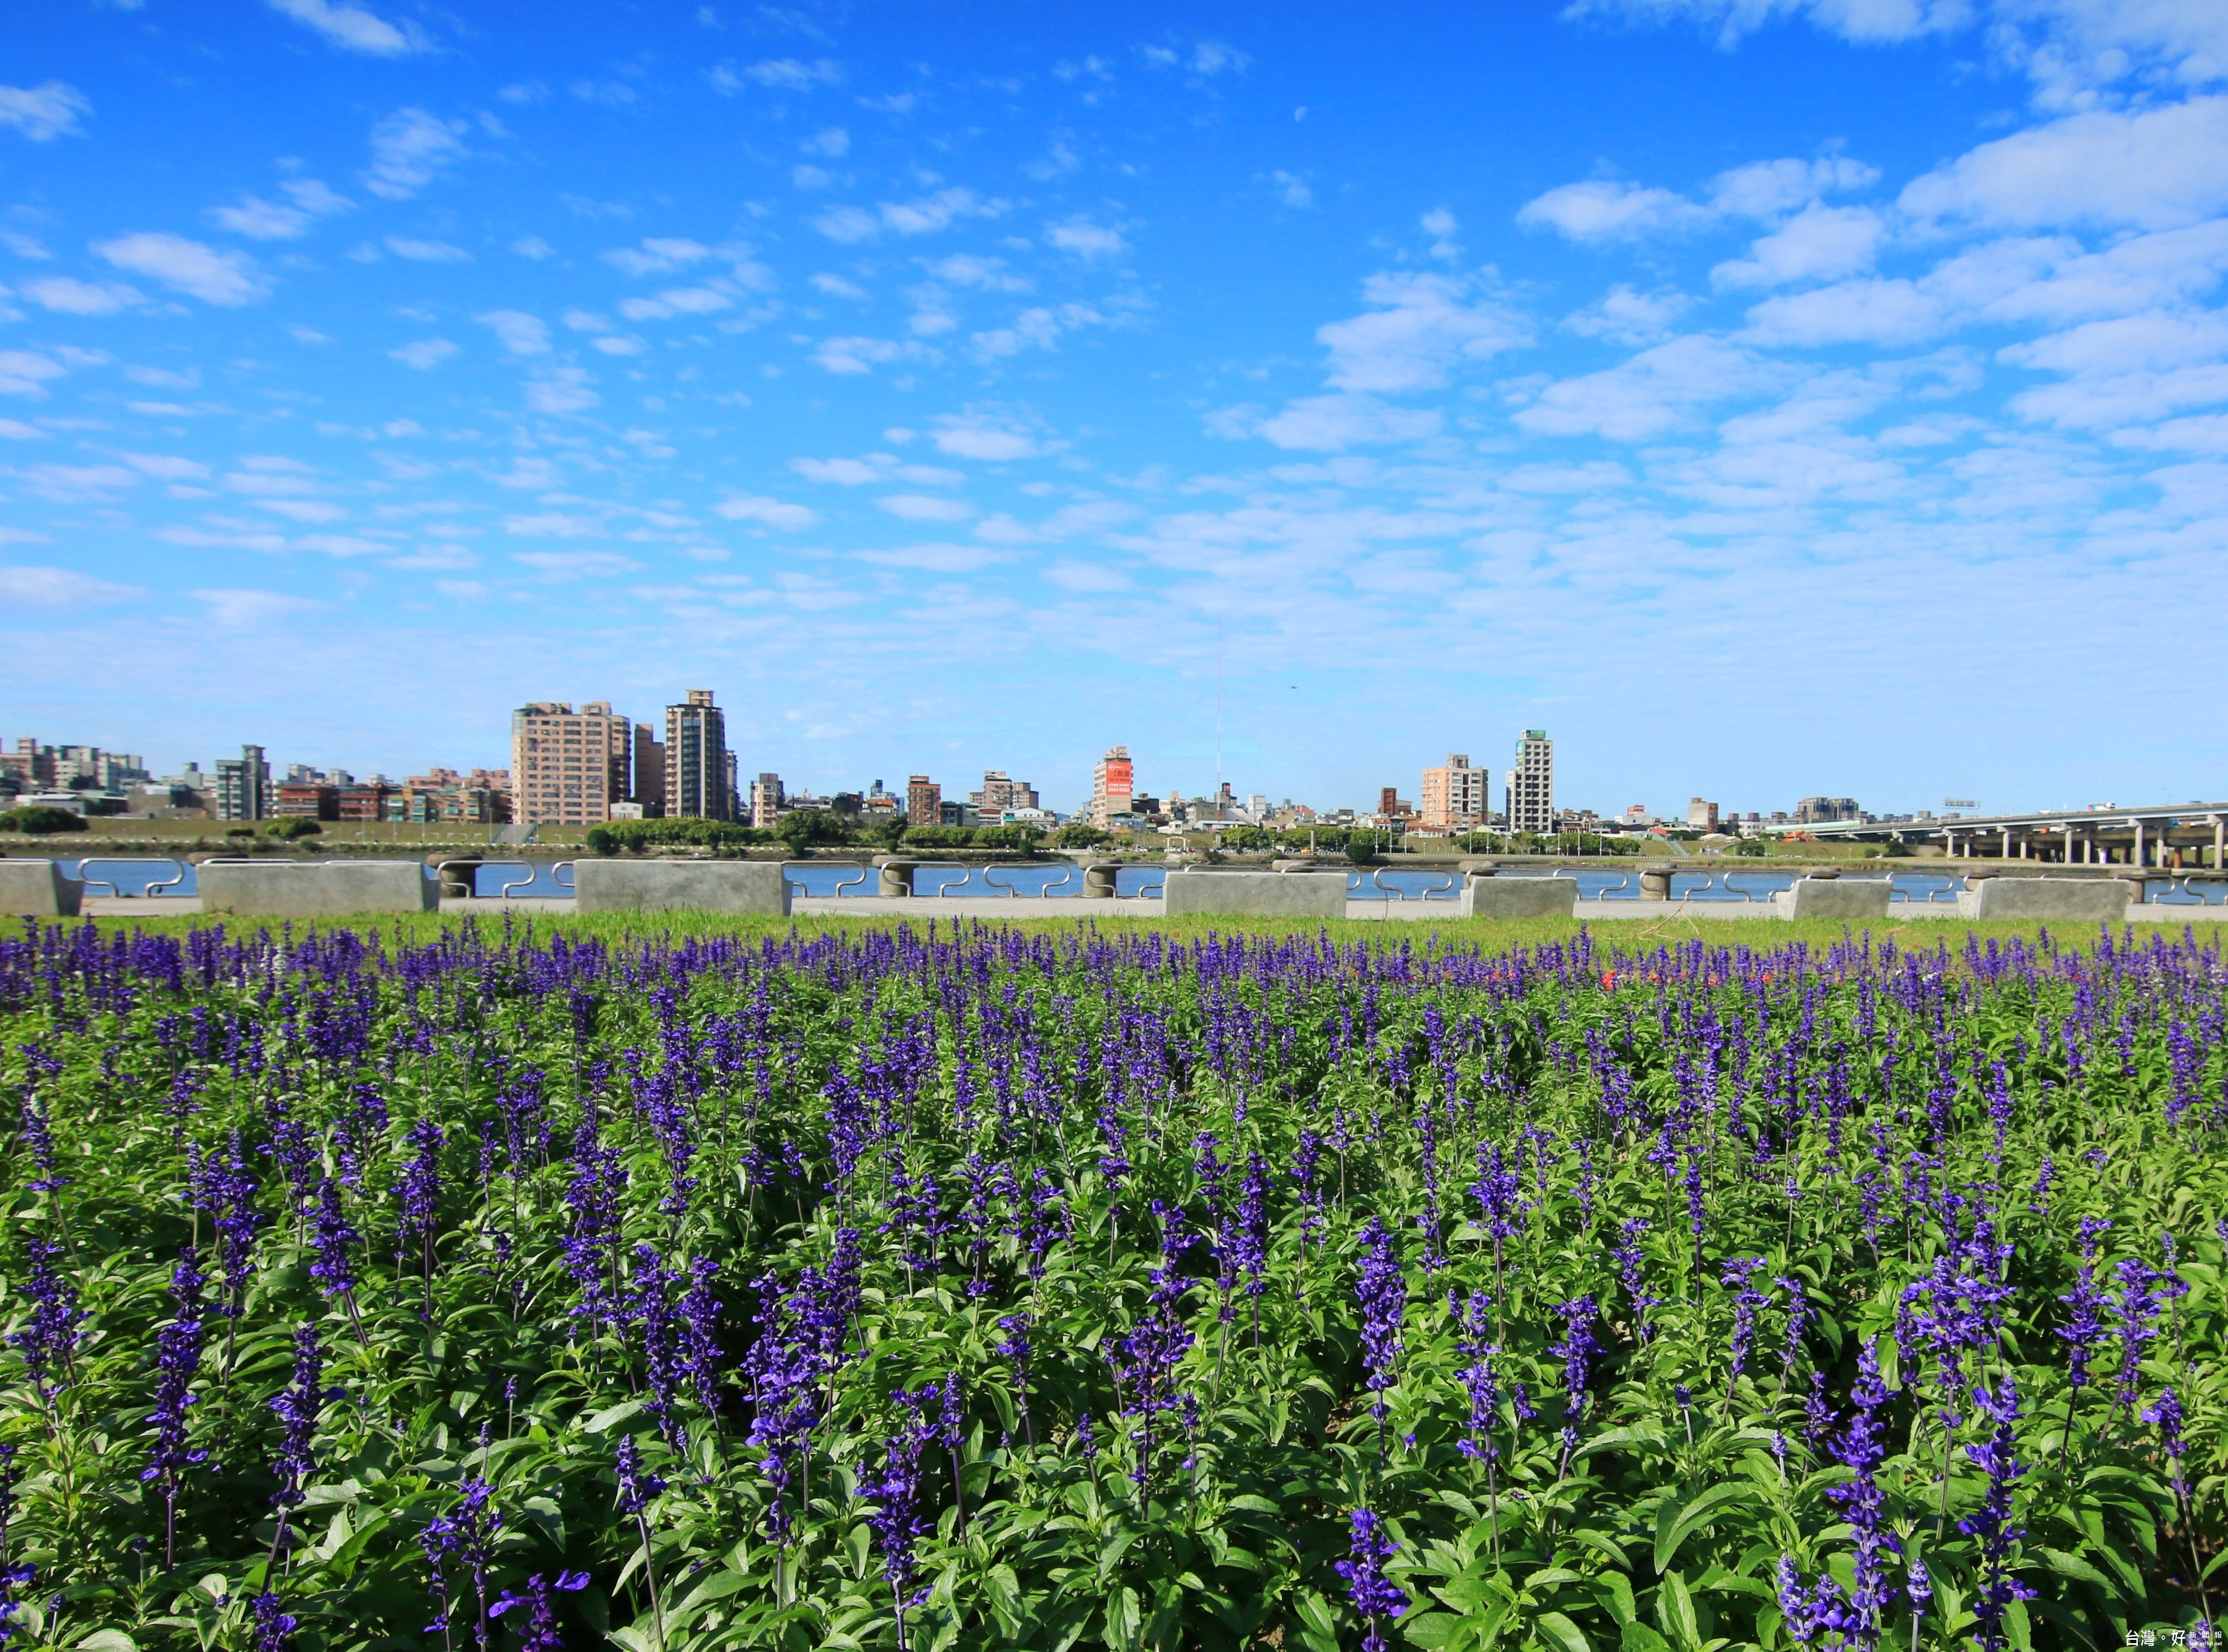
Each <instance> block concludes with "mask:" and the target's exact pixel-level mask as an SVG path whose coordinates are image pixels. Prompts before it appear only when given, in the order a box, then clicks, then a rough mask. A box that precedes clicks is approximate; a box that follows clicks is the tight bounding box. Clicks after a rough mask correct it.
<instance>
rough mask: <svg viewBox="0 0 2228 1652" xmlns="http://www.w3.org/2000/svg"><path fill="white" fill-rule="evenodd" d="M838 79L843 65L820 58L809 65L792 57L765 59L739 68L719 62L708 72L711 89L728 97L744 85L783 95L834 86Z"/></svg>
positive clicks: (840, 76) (841, 73)
mask: <svg viewBox="0 0 2228 1652" xmlns="http://www.w3.org/2000/svg"><path fill="white" fill-rule="evenodd" d="M842 78H843V66H842V64H841V63H837V62H835V61H832V60H830V59H829V58H824V57H823V58H820V59H817V60H816V61H813V62H810V63H806V62H803V61H799V60H798V59H797V58H794V57H776V58H769V59H767V60H766V61H764V62H761V63H752V64H748V65H746V66H745V67H742V68H740V69H733V68H729V67H727V65H726V64H724V63H722V64H721V65H720V66H719V67H717V68H715V69H714V70H713V71H712V84H713V86H714V87H715V88H717V89H718V90H719V91H721V92H724V93H730V94H732V93H737V92H740V91H741V90H742V89H743V86H744V84H745V83H746V82H749V83H750V84H752V85H756V86H771V87H773V88H775V89H777V90H778V91H783V92H810V91H811V90H812V89H813V87H815V86H834V85H836V83H837V82H838V81H840V80H842Z"/></svg>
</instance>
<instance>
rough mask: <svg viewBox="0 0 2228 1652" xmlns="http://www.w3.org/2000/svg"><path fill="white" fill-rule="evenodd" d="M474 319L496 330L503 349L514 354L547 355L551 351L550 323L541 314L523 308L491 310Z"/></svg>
mask: <svg viewBox="0 0 2228 1652" xmlns="http://www.w3.org/2000/svg"><path fill="white" fill-rule="evenodd" d="M472 319H473V320H474V321H477V322H478V323H480V324H481V325H482V326H483V327H491V328H493V329H494V330H495V336H496V338H498V339H500V340H501V341H502V342H503V349H507V350H509V352H510V353H511V354H512V355H547V354H548V353H549V324H548V323H547V322H545V321H543V320H542V319H541V317H539V316H529V315H528V314H527V313H526V312H525V311H522V310H490V311H488V312H487V314H485V315H483V316H475V317H472Z"/></svg>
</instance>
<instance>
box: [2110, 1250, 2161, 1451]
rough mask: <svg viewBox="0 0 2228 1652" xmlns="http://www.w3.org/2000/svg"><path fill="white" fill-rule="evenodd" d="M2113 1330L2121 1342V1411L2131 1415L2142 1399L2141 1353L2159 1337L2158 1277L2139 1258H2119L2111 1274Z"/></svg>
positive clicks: (2147, 1264) (2119, 1399) (2148, 1265)
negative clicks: (2114, 1281)
mask: <svg viewBox="0 0 2228 1652" xmlns="http://www.w3.org/2000/svg"><path fill="white" fill-rule="evenodd" d="M2112 1272H2113V1277H2115V1278H2116V1279H2117V1280H2118V1281H2119V1287H2118V1289H2117V1290H2114V1291H2113V1292H2112V1294H2111V1304H2112V1318H2113V1321H2114V1329H2116V1331H2117V1332H2118V1334H2119V1338H2120V1386H2119V1392H2118V1394H2117V1396H2116V1398H2117V1399H2118V1402H2119V1405H2120V1409H2121V1410H2122V1411H2124V1412H2133V1411H2134V1410H2135V1401H2136V1400H2137V1399H2141V1398H2142V1363H2143V1350H2144V1349H2145V1348H2148V1347H2149V1346H2150V1344H2151V1342H2152V1341H2154V1339H2155V1338H2156V1337H2157V1335H2158V1311H2159V1298H2158V1283H2159V1276H2158V1274H2157V1273H2156V1272H2155V1271H2153V1269H2152V1267H2151V1265H2150V1264H2149V1263H2148V1262H2145V1261H2144V1260H2143V1259H2142V1258H2141V1257H2134V1256H2129V1257H2122V1258H2120V1261H2119V1264H2118V1265H2117V1266H2116V1267H2115V1268H2114V1269H2113V1270H2112Z"/></svg>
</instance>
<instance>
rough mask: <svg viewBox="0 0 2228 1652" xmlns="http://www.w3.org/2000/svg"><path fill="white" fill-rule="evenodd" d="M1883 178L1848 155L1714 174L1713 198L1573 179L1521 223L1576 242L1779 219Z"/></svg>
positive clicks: (1525, 210)
mask: <svg viewBox="0 0 2228 1652" xmlns="http://www.w3.org/2000/svg"><path fill="white" fill-rule="evenodd" d="M1878 178H1879V172H1878V171H1877V170H1875V169H1873V168H1872V167H1869V166H1866V165H1865V164H1863V163H1861V162H1858V161H1853V160H1849V159H1847V157H1842V156H1828V157H1824V158H1822V159H1820V160H1815V161H1798V160H1777V161H1757V162H1755V163H1752V164H1751V165H1747V166H1738V167H1735V168H1733V169H1732V170H1731V171H1729V172H1722V173H1720V174H1719V175H1718V176H1717V177H1715V178H1713V180H1711V183H1710V197H1709V200H1708V201H1707V202H1697V201H1692V200H1689V199H1688V198H1687V196H1685V195H1681V194H1679V193H1678V192H1677V191H1676V190H1674V189H1661V188H1656V187H1653V186H1647V185H1642V184H1637V183H1625V182H1618V181H1617V180H1614V179H1606V178H1604V179H1596V180H1593V181H1591V182H1585V183H1566V184H1564V185H1563V186H1562V187H1561V188H1559V189H1550V190H1548V191H1547V193H1546V194H1545V195H1540V197H1539V198H1538V199H1536V200H1533V201H1529V202H1526V203H1525V204H1524V206H1523V207H1522V208H1520V209H1519V210H1518V212H1517V215H1516V221H1517V224H1518V225H1519V226H1520V227H1522V228H1525V229H1553V230H1555V231H1558V232H1559V233H1560V234H1564V235H1566V236H1568V237H1569V238H1570V239H1571V240H1575V241H1590V242H1604V241H1616V240H1642V239H1643V238H1645V237H1647V236H1649V235H1660V234H1674V233H1678V232H1681V231H1686V230H1692V229H1699V228H1701V227H1704V226H1706V225H1708V224H1711V223H1714V222H1716V221H1719V219H1721V218H1725V217H1728V216H1730V217H1738V218H1756V219H1761V220H1765V221H1770V220H1773V219H1777V218H1779V217H1782V216H1783V215H1786V214H1788V213H1790V212H1794V211H1796V210H1797V209H1798V208H1802V207H1805V206H1808V205H1809V204H1810V203H1811V202H1815V201H1816V200H1818V199H1819V198H1820V197H1821V196H1823V195H1830V194H1832V193H1834V192H1835V191H1836V190H1846V189H1863V188H1864V187H1865V186H1866V185H1867V184H1870V183H1872V182H1875V181H1877V180H1878ZM1426 227H1428V226H1426Z"/></svg>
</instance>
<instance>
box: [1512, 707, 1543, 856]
mask: <svg viewBox="0 0 2228 1652" xmlns="http://www.w3.org/2000/svg"><path fill="white" fill-rule="evenodd" d="M1507 785H1508V829H1509V830H1511V831H1512V832H1552V831H1553V830H1554V829H1555V742H1554V741H1553V740H1549V739H1548V738H1547V731H1546V729H1544V728H1527V729H1526V730H1525V731H1524V738H1523V739H1522V740H1519V741H1517V742H1516V766H1515V767H1514V768H1513V769H1511V770H1509V771H1508V781H1507Z"/></svg>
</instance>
